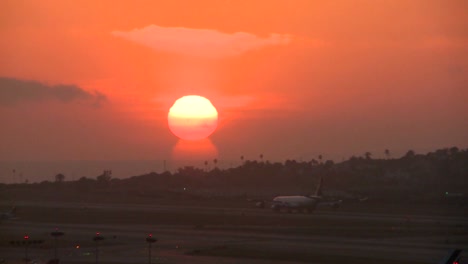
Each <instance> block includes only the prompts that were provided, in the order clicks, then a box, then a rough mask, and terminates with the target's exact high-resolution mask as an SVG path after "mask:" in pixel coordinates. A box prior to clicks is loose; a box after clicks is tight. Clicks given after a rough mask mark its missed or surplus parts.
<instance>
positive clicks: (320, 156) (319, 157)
mask: <svg viewBox="0 0 468 264" xmlns="http://www.w3.org/2000/svg"><path fill="white" fill-rule="evenodd" d="M322 158H323V156H322V154H320V155H318V159H319V161H320V163H322Z"/></svg>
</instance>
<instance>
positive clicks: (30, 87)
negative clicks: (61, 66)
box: [0, 77, 106, 107]
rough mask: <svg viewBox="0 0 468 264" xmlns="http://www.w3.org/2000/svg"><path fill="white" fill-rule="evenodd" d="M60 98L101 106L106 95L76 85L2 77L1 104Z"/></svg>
mask: <svg viewBox="0 0 468 264" xmlns="http://www.w3.org/2000/svg"><path fill="white" fill-rule="evenodd" d="M52 99H55V100H59V101H61V102H64V103H69V102H72V101H86V102H89V103H91V104H92V105H93V106H96V107H98V106H100V105H101V103H102V102H103V101H105V100H106V96H105V95H104V94H102V93H100V92H97V91H94V92H93V93H90V92H87V91H85V90H83V89H81V88H80V87H78V86H75V85H53V86H49V85H45V84H42V83H39V82H36V81H27V80H19V79H14V78H6V77H0V106H1V105H14V104H16V103H18V102H22V101H46V100H52Z"/></svg>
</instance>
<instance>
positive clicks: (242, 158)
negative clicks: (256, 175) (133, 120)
mask: <svg viewBox="0 0 468 264" xmlns="http://www.w3.org/2000/svg"><path fill="white" fill-rule="evenodd" d="M240 159H241V165H244V155H242V156H240Z"/></svg>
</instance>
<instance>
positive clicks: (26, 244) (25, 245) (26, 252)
mask: <svg viewBox="0 0 468 264" xmlns="http://www.w3.org/2000/svg"><path fill="white" fill-rule="evenodd" d="M23 238H24V241H23V243H24V259H25V260H28V259H29V258H28V247H29V236H28V235H24V237H23Z"/></svg>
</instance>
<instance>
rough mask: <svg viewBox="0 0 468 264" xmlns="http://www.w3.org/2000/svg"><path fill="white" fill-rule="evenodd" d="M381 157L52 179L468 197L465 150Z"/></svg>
mask: <svg viewBox="0 0 468 264" xmlns="http://www.w3.org/2000/svg"><path fill="white" fill-rule="evenodd" d="M383 153H384V154H385V158H384V159H374V158H372V155H371V153H370V152H365V153H364V155H363V156H362V157H355V156H353V157H351V158H350V159H348V160H345V161H342V162H340V163H334V162H333V161H332V160H325V161H323V156H322V155H319V156H318V161H317V160H315V159H312V160H311V161H296V160H286V161H285V162H270V161H268V160H266V161H264V160H263V154H261V155H259V158H260V161H257V160H244V157H243V156H241V158H240V159H241V161H242V165H240V166H238V167H234V168H229V169H220V168H219V167H218V166H217V163H218V162H219V160H217V159H214V160H213V164H214V166H213V167H212V168H210V169H208V165H207V162H205V164H204V165H205V167H204V168H197V167H192V166H186V167H182V168H179V169H178V170H177V172H175V173H170V172H163V173H155V172H152V173H149V174H146V175H140V176H133V177H130V178H126V179H115V178H112V177H111V171H104V172H103V174H101V175H99V176H97V177H96V179H91V178H86V177H82V178H80V179H79V180H77V181H63V180H64V179H65V177H64V176H63V177H62V176H61V175H57V176H56V177H55V180H56V182H61V183H62V184H61V185H60V187H59V188H60V189H64V190H72V191H78V192H81V193H88V192H96V191H99V192H101V193H112V192H120V193H125V194H126V195H136V196H143V197H161V196H164V195H168V194H170V195H180V196H187V195H189V196H192V197H199V198H209V197H233V196H236V197H239V196H248V197H255V196H263V197H268V196H274V195H277V194H304V195H307V194H310V193H312V192H313V190H314V188H315V186H316V184H317V182H318V179H319V177H323V178H324V184H325V185H324V186H325V188H324V192H325V194H328V195H335V196H342V197H344V198H347V197H348V198H350V199H351V197H364V196H368V197H369V198H370V199H369V200H371V201H379V202H385V201H391V202H398V201H411V202H435V201H441V200H443V197H444V194H446V192H449V193H457V194H463V195H462V196H463V199H466V198H465V197H466V196H465V194H467V193H468V181H467V178H468V149H465V150H460V149H458V148H456V147H452V148H445V149H439V150H436V151H434V152H430V153H427V154H416V153H415V152H414V151H412V150H410V151H408V152H407V153H406V154H405V155H404V156H402V157H400V158H391V157H390V151H389V150H388V149H386V150H384V151H383ZM25 185H27V186H29V187H32V186H39V187H42V188H47V186H51V185H53V183H51V182H48V181H46V182H42V183H36V184H21V185H17V186H25Z"/></svg>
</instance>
